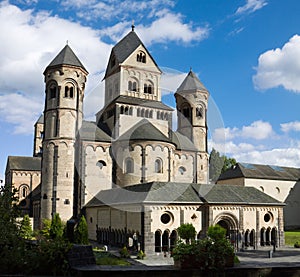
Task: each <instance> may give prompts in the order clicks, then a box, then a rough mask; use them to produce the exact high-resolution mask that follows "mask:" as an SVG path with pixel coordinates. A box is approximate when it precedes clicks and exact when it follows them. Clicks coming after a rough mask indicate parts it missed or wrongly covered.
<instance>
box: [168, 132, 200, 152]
mask: <svg viewBox="0 0 300 277" xmlns="http://www.w3.org/2000/svg"><path fill="white" fill-rule="evenodd" d="M171 134H172V141H173V143H174V144H175V145H176V147H177V149H178V150H189V151H197V148H196V147H195V144H194V143H193V142H192V141H190V140H189V138H187V137H186V136H184V135H182V134H181V133H179V132H172V133H171Z"/></svg>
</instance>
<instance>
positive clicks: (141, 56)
mask: <svg viewBox="0 0 300 277" xmlns="http://www.w3.org/2000/svg"><path fill="white" fill-rule="evenodd" d="M136 61H137V62H140V63H146V54H145V53H144V52H143V51H140V52H139V53H137V55H136Z"/></svg>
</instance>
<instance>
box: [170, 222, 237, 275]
mask: <svg viewBox="0 0 300 277" xmlns="http://www.w3.org/2000/svg"><path fill="white" fill-rule="evenodd" d="M208 233H209V236H208V237H206V238H204V239H202V240H200V241H193V242H192V243H191V244H184V243H183V242H179V243H178V244H177V245H176V246H175V248H174V249H173V253H172V254H173V258H174V261H175V262H176V261H180V262H181V264H182V265H183V266H188V267H194V268H200V269H214V270H222V269H223V268H224V267H225V266H228V265H229V264H228V262H229V261H230V262H232V263H233V259H234V256H235V255H234V249H233V247H232V245H231V244H230V242H229V241H228V240H227V239H226V238H225V233H226V230H225V229H223V228H222V227H220V226H211V227H210V228H209V231H208ZM230 265H231V264H230Z"/></svg>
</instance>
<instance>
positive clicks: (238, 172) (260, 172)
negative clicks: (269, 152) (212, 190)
mask: <svg viewBox="0 0 300 277" xmlns="http://www.w3.org/2000/svg"><path fill="white" fill-rule="evenodd" d="M233 178H251V179H270V180H285V181H298V180H299V179H300V169H299V168H292V167H283V166H274V165H262V164H248V163H237V164H236V165H235V166H233V167H232V168H230V169H228V170H227V171H225V172H224V173H222V174H221V175H220V177H219V180H227V179H233ZM229 182H230V181H229Z"/></svg>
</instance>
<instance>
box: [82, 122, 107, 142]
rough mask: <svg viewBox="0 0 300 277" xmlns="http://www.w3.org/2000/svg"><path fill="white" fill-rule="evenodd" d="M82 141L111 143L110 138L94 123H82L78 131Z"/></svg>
mask: <svg viewBox="0 0 300 277" xmlns="http://www.w3.org/2000/svg"><path fill="white" fill-rule="evenodd" d="M79 135H80V138H81V139H82V140H88V141H102V142H111V140H112V139H111V137H110V136H109V135H108V134H107V133H105V132H104V131H103V130H101V129H100V128H99V127H98V126H97V124H96V123H95V122H92V121H83V122H82V126H81V128H80V130H79Z"/></svg>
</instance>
